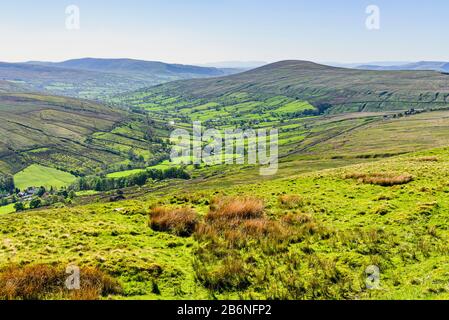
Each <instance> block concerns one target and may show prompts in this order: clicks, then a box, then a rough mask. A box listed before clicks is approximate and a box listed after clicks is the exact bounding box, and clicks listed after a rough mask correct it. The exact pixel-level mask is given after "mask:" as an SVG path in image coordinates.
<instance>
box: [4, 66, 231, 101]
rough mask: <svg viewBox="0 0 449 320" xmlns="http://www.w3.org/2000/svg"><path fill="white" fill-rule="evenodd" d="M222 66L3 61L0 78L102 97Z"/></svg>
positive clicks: (204, 73)
mask: <svg viewBox="0 0 449 320" xmlns="http://www.w3.org/2000/svg"><path fill="white" fill-rule="evenodd" d="M232 72H237V70H225V69H223V70H221V69H217V68H206V67H196V66H186V65H177V64H166V63H162V62H151V61H140V60H131V59H90V58H86V59H77V60H68V61H64V62H59V63H52V62H39V61H32V62H28V63H0V80H3V81H10V82H14V83H21V84H24V85H26V86H28V88H29V90H31V91H38V92H46V93H52V94H58V95H65V96H72V97H81V98H90V99H100V98H104V97H106V96H108V95H114V94H118V93H122V92H127V91H130V90H137V89H139V88H143V87H148V86H153V85H157V84H161V83H165V82H169V81H173V80H179V79H190V78H202V77H215V76H223V75H227V74H229V73H232Z"/></svg>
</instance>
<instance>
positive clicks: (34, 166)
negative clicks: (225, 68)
mask: <svg viewBox="0 0 449 320" xmlns="http://www.w3.org/2000/svg"><path fill="white" fill-rule="evenodd" d="M81 62H82V64H80V63H81ZM126 62H129V61H126ZM91 63H92V64H91ZM37 65H39V68H60V70H59V71H58V72H56V76H60V75H58V74H59V72H62V70H64V72H69V70H70V72H76V73H77V76H79V77H84V72H104V71H105V70H109V71H108V72H110V71H113V73H114V74H115V76H117V74H120V75H121V76H126V77H128V78H129V76H130V75H133V77H135V78H140V79H142V77H143V75H142V72H143V71H142V66H141V65H138V67H137V68H138V69H132V68H131V69H130V68H129V64H128V63H126V64H125V66H123V64H117V62H115V63H112V64H111V63H110V62H108V63H104V64H99V63H98V61H94V62H92V61H89V60H88V61H75V62H73V64H72V65H71V64H70V63H69V64H63V65H61V66H55V65H53V64H43V63H40V64H33V66H37ZM159 67H160V66H159ZM178 67H179V68H181V69H183V68H184V67H180V66H178ZM33 68H37V67H33ZM80 68H83V70H84V71H82V72H81V71H78V70H80ZM164 68H165V67H164ZM138 70H140V72H139V71H138ZM143 70H145V69H143ZM188 70H189V71H187V70H186V71H185V72H193V71H192V70H191V69H189V68H188ZM194 70H197V69H194ZM201 70H202V69H201ZM209 71H210V70H209ZM0 74H3V73H2V71H1V68H0ZM115 76H114V77H115ZM208 76H209V75H208ZM214 76H215V77H212V78H207V79H188V80H177V79H172V80H177V81H172V82H168V83H165V84H157V85H155V83H152V84H145V85H144V86H142V87H134V86H133V85H129V84H125V85H124V87H127V88H128V90H126V91H122V89H120V88H119V89H118V90H116V89H117V87H114V89H113V90H111V91H108V92H106V91H102V92H98V91H95V92H91V93H92V95H91V94H88V95H83V94H80V91H78V89H77V90H75V91H74V92H70V91H65V92H64V94H63V95H57V94H55V93H54V90H53V92H48V88H42V87H41V88H39V87H38V86H36V85H35V84H33V83H32V81H31V82H26V83H13V82H10V81H0V116H1V119H2V121H1V123H0V172H1V175H0V181H1V185H2V188H0V189H2V192H1V198H2V201H3V202H2V205H1V206H0V246H1V248H2V250H0V299H4V298H11V293H10V292H6V291H5V290H3V289H2V286H1V285H2V284H4V283H6V281H8V279H9V278H8V277H10V274H11V273H14V270H15V269H12V271H11V270H10V269H8V267H11V266H18V268H19V270H22V271H23V270H26V269H20V268H25V267H27V266H31V267H33V266H34V265H38V266H41V267H42V268H49V266H52V267H55V268H59V267H61V266H64V265H67V264H70V263H72V264H73V263H74V264H76V265H79V266H82V267H84V268H92V269H94V270H97V271H98V272H103V273H104V274H106V275H108V276H109V277H111V278H112V279H109V278H104V277H102V278H101V279H103V281H105V283H106V284H105V286H107V283H109V282H112V281H114V282H113V283H114V288H113V289H112V288H110V289H109V290H106V289H104V290H103V291H98V292H96V293H95V296H94V298H96V299H211V300H213V299H248V300H251V299H287V300H302V299H350V300H356V299H447V298H449V296H448V292H449V291H448V289H447V284H446V283H447V280H448V279H449V278H448V274H449V269H448V268H447V267H446V265H447V260H448V259H447V256H448V255H447V253H448V252H447V250H448V249H447V245H446V243H447V240H448V237H449V233H448V230H449V229H448V224H447V217H448V214H449V202H448V201H447V194H448V192H449V184H448V181H447V176H448V175H449V172H448V165H447V164H448V162H449V150H448V146H449V103H448V101H447V97H448V96H449V89H448V88H449V78H448V76H447V75H446V74H444V73H440V72H436V71H365V70H354V69H343V68H334V67H328V66H323V65H318V64H314V63H311V62H305V61H281V62H278V63H274V64H270V65H267V66H263V67H261V68H257V69H254V70H250V71H246V72H242V73H238V74H233V75H226V76H224V75H222V74H214ZM54 77H55V75H51V78H52V79H54ZM190 78H196V76H195V77H193V76H190ZM36 79H40V80H39V81H43V80H42V78H36ZM44 79H45V78H44ZM96 79H97V80H98V79H102V78H98V77H96ZM165 80H167V81H168V79H165ZM36 81H37V80H36ZM52 81H53V80H52ZM101 81H103V80H101ZM104 81H105V82H106V83H108V84H111V83H112V84H111V85H113V83H114V82H115V80H114V81H111V80H110V79H109V80H104ZM139 81H140V80H139ZM164 82H165V81H164ZM78 83H81V82H79V81H78ZM140 85H141V84H139V86H140ZM29 86H31V88H32V89H30V87H29ZM83 86H84V85H83ZM94 87H97V86H96V85H95V86H94ZM97 88H98V87H97ZM101 90H103V89H101ZM69 95H73V96H74V97H69ZM81 97H84V98H90V99H91V100H88V99H83V98H81ZM94 100H95V101H94ZM193 121H200V122H201V123H202V125H203V126H204V127H205V128H215V129H217V130H219V131H220V132H224V130H226V129H237V128H240V129H255V130H257V129H263V128H266V129H271V128H276V129H278V131H279V137H278V139H279V170H278V171H277V174H276V175H273V176H266V177H263V176H260V174H259V169H260V166H258V165H252V164H243V165H237V164H234V165H213V166H212V165H206V164H204V163H203V164H201V165H182V164H181V165H179V164H178V165H173V164H171V163H170V161H169V154H170V149H171V147H172V142H171V141H170V140H169V137H170V133H171V132H172V131H173V130H175V129H186V130H188V131H189V130H191V128H192V122H193ZM245 147H246V148H247V144H245ZM18 204H21V205H22V206H20V205H18ZM371 266H377V267H378V268H379V269H380V270H381V275H382V277H381V281H380V288H381V289H380V290H369V289H368V288H367V286H366V283H365V281H366V270H367V268H369V267H371ZM23 272H25V271H23ZM18 274H21V273H20V272H18ZM108 279H109V280H108ZM2 281H3V282H2ZM86 292H87V291H86ZM81 293H83V291H81ZM14 294H15V295H13V296H12V298H17V299H26V298H27V297H28V296H23V295H22V294H23V293H21V292H20V290H18V291H17V292H15V293H14ZM34 294H36V297H37V298H39V299H40V298H45V299H46V298H50V299H54V298H58V297H60V296H58V295H60V294H61V293H60V292H53V291H51V292H46V293H45V295H43V293H42V292H35V293H34ZM64 294H67V293H64ZM85 294H86V295H87V293H85ZM64 297H65V296H64Z"/></svg>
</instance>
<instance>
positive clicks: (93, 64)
mask: <svg viewBox="0 0 449 320" xmlns="http://www.w3.org/2000/svg"><path fill="white" fill-rule="evenodd" d="M27 64H39V65H46V66H52V67H62V68H68V69H79V70H89V71H101V72H109V73H121V74H129V73H132V74H141V75H155V74H157V75H159V76H162V75H177V74H190V75H192V76H222V75H226V74H228V73H227V72H225V71H223V70H221V69H218V68H212V67H198V66H192V65H182V64H169V63H164V62H159V61H144V60H135V59H100V58H82V59H73V60H67V61H63V62H36V61H34V62H28V63H27Z"/></svg>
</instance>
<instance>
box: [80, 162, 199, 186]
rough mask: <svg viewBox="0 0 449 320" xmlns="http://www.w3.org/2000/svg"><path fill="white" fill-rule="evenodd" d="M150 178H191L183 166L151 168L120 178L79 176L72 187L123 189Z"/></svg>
mask: <svg viewBox="0 0 449 320" xmlns="http://www.w3.org/2000/svg"><path fill="white" fill-rule="evenodd" d="M148 179H152V180H165V179H185V180H187V179H190V175H189V174H188V173H187V172H186V171H185V170H184V169H183V168H176V167H172V168H169V169H167V170H156V169H150V170H146V171H142V172H140V173H137V174H133V175H130V176H126V177H120V178H107V177H97V176H91V177H81V178H79V179H78V180H77V181H76V182H75V184H74V185H72V187H71V188H72V189H74V190H79V191H81V190H95V191H110V190H116V189H122V188H127V187H133V186H143V185H144V184H145V183H146V182H147V180H148Z"/></svg>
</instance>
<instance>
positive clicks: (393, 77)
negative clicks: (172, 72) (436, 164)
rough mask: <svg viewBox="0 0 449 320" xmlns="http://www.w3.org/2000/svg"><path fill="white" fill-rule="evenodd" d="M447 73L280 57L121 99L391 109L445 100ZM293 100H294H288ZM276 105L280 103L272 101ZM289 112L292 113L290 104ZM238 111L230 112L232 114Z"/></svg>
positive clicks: (161, 104) (153, 103)
mask: <svg viewBox="0 0 449 320" xmlns="http://www.w3.org/2000/svg"><path fill="white" fill-rule="evenodd" d="M448 96H449V75H447V74H443V73H439V72H434V71H366V70H355V69H344V68H336V67H329V66H324V65H319V64H315V63H311V62H305V61H281V62H277V63H274V64H270V65H267V66H264V67H261V68H258V69H254V70H251V71H247V72H244V73H240V74H236V75H231V76H227V77H220V78H214V79H194V80H187V81H176V82H171V83H168V84H164V85H160V86H156V87H153V88H148V89H145V90H140V91H138V92H135V93H131V94H128V95H125V96H124V97H122V101H124V102H126V103H128V104H130V105H135V104H136V103H137V105H139V104H140V105H145V106H150V107H149V109H150V110H151V109H153V110H157V109H158V108H159V109H161V110H162V109H164V108H165V107H167V105H165V104H166V102H167V101H170V105H173V106H176V107H177V109H182V108H188V107H195V106H198V105H200V104H204V103H216V104H219V105H222V106H226V105H228V106H229V105H235V104H240V103H245V102H251V101H252V102H261V103H262V105H261V107H262V108H263V107H265V109H264V110H262V111H261V112H263V113H265V114H267V111H269V110H273V108H272V106H273V105H272V104H271V102H270V101H268V100H269V99H274V98H277V99H279V100H282V99H284V101H285V102H286V103H287V104H288V103H291V102H297V103H298V109H297V111H301V108H303V107H304V105H301V104H300V103H299V102H305V101H307V102H308V103H310V104H311V105H312V106H313V107H315V108H316V109H317V111H318V112H319V113H322V112H323V111H324V110H328V112H331V113H338V112H358V111H391V110H408V109H411V108H416V109H418V108H438V107H444V106H447V105H448V104H449V101H448ZM292 100H293V101H292ZM275 107H276V108H277V107H279V105H275ZM288 109H289V110H290V113H294V112H295V107H294V106H289V107H288ZM239 110H240V109H238V110H234V112H233V114H234V115H235V113H236V112H239Z"/></svg>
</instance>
